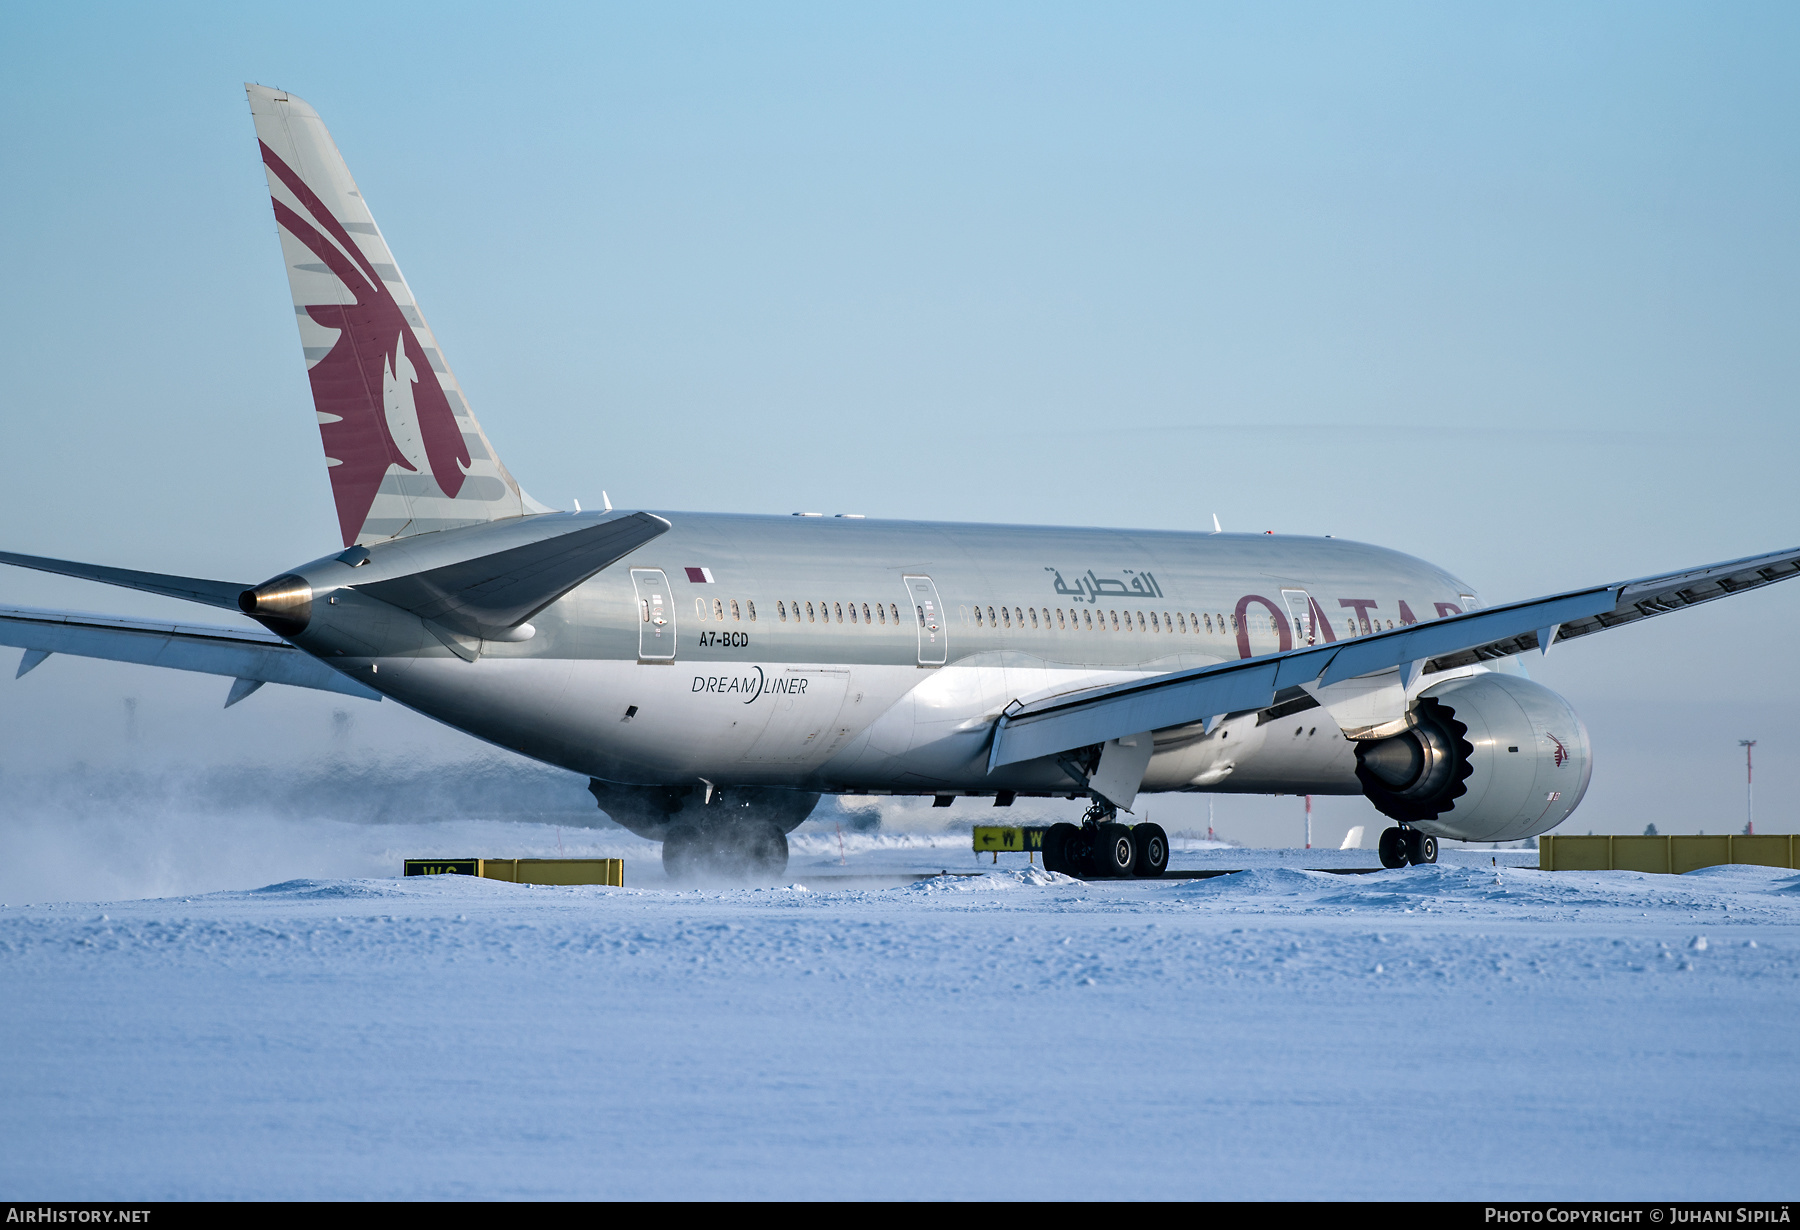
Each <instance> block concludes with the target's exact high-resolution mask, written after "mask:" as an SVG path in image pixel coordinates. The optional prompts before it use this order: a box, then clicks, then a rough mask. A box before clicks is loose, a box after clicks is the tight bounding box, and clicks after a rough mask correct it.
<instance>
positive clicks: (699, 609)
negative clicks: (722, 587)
mask: <svg viewBox="0 0 1800 1230" xmlns="http://www.w3.org/2000/svg"><path fill="white" fill-rule="evenodd" d="M694 618H695V619H699V620H704V619H705V618H706V599H704V598H696V599H694Z"/></svg>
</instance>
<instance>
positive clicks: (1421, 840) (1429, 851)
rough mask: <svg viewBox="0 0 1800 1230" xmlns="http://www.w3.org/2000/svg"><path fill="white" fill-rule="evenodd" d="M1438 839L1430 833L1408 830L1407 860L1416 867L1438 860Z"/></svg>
mask: <svg viewBox="0 0 1800 1230" xmlns="http://www.w3.org/2000/svg"><path fill="white" fill-rule="evenodd" d="M1437 856H1438V841H1437V838H1435V837H1433V836H1432V835H1431V834H1430V833H1421V832H1419V830H1418V829H1408V830H1406V861H1407V862H1409V863H1411V864H1412V865H1413V866H1415V867H1423V866H1425V865H1426V864H1427V863H1435V862H1437Z"/></svg>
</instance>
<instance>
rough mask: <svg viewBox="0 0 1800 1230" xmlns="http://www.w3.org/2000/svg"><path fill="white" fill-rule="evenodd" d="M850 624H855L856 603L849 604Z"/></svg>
mask: <svg viewBox="0 0 1800 1230" xmlns="http://www.w3.org/2000/svg"><path fill="white" fill-rule="evenodd" d="M850 622H851V623H855V622H856V603H854V602H852V603H851V604H850Z"/></svg>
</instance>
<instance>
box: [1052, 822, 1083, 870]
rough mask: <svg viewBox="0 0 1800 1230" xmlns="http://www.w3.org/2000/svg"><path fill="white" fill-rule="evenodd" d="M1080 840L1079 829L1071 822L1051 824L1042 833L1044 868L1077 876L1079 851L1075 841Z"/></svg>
mask: <svg viewBox="0 0 1800 1230" xmlns="http://www.w3.org/2000/svg"><path fill="white" fill-rule="evenodd" d="M1080 840H1081V830H1080V829H1078V828H1076V827H1075V826H1074V825H1072V824H1068V823H1063V824H1053V825H1051V826H1050V831H1049V832H1048V833H1045V834H1044V870H1045V871H1054V872H1058V873H1060V874H1062V875H1066V876H1079V875H1080V874H1081V872H1080V871H1079V870H1078V867H1079V863H1080V859H1079V854H1080V851H1079V850H1078V849H1077V846H1076V843H1077V842H1079V841H1080Z"/></svg>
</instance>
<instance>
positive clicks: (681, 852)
mask: <svg viewBox="0 0 1800 1230" xmlns="http://www.w3.org/2000/svg"><path fill="white" fill-rule="evenodd" d="M787 864H788V842H787V834H786V833H784V832H782V831H781V828H780V826H779V825H776V824H774V823H771V822H769V821H767V820H763V821H747V822H739V823H732V822H729V821H726V822H722V823H719V824H709V825H706V826H704V827H702V826H700V825H697V824H676V825H671V826H670V828H669V830H668V832H667V833H666V834H665V835H664V836H663V872H664V873H665V874H666V875H667V876H668V877H669V879H671V880H676V881H691V880H726V881H730V880H737V881H743V880H773V879H779V878H780V877H781V876H782V875H783V874H785V873H786V871H787Z"/></svg>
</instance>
